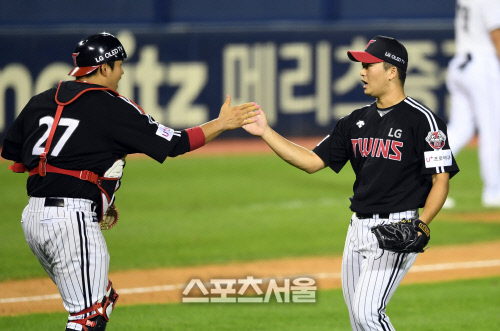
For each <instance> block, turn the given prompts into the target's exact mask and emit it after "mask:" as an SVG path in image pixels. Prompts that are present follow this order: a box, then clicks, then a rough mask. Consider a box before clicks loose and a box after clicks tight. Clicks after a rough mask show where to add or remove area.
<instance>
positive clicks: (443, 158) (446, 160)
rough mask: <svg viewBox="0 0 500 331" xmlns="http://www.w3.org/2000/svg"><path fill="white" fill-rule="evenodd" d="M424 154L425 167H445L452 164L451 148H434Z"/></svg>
mask: <svg viewBox="0 0 500 331" xmlns="http://www.w3.org/2000/svg"><path fill="white" fill-rule="evenodd" d="M424 154H425V155H424V156H425V167H426V168H435V167H446V166H451V164H452V159H453V157H452V155H451V149H441V150H434V151H430V152H424Z"/></svg>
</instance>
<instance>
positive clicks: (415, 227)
mask: <svg viewBox="0 0 500 331" xmlns="http://www.w3.org/2000/svg"><path fill="white" fill-rule="evenodd" d="M371 231H372V233H373V234H374V235H375V237H377V241H378V245H379V247H380V248H382V249H385V250H387V251H391V252H396V253H423V252H424V247H425V246H427V244H428V243H429V240H430V239H431V230H430V229H429V227H428V226H427V224H425V223H424V222H422V221H421V220H419V219H418V218H416V219H409V220H406V219H404V220H402V221H399V222H396V223H389V224H380V225H377V226H375V227H373V228H372V229H371Z"/></svg>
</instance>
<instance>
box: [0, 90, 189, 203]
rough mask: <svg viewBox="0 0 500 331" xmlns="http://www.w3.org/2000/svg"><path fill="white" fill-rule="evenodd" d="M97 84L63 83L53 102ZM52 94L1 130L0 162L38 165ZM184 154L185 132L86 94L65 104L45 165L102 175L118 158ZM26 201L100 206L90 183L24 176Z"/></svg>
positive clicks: (122, 101)
mask: <svg viewBox="0 0 500 331" xmlns="http://www.w3.org/2000/svg"><path fill="white" fill-rule="evenodd" d="M95 87H97V88H99V87H100V86H98V85H93V84H87V83H83V82H74V81H70V82H63V83H61V86H60V88H59V92H58V94H57V98H58V100H59V101H60V102H68V101H70V100H71V99H73V98H75V97H76V96H78V95H79V94H80V93H82V92H83V91H84V90H86V89H89V88H95ZM56 91H57V90H56V89H55V88H53V89H49V90H47V91H45V92H43V93H41V94H38V95H36V96H34V97H33V98H31V100H30V101H29V102H28V104H27V105H26V106H25V107H24V109H23V110H22V112H21V113H20V114H19V116H18V117H17V118H16V120H15V121H14V123H13V124H12V126H11V127H10V128H9V130H8V131H7V135H6V138H5V141H4V144H3V150H2V157H4V158H5V159H9V160H13V161H17V162H22V163H23V164H24V165H25V166H26V168H28V169H33V168H35V167H37V166H38V163H39V160H40V154H41V153H42V152H43V150H44V148H45V143H46V141H47V138H48V136H49V130H50V128H51V127H52V123H53V121H54V116H55V113H56V109H57V103H56V100H55V98H56ZM189 150H190V143H189V137H188V134H187V133H186V131H184V130H183V131H174V130H173V129H170V128H168V127H165V126H163V125H161V124H159V123H158V122H156V121H155V120H154V119H153V118H152V117H151V116H150V115H147V114H145V113H144V112H143V111H142V109H141V108H140V107H139V106H137V105H136V104H135V103H133V102H132V101H131V100H129V99H127V98H125V97H123V96H120V95H118V94H117V93H116V92H114V91H112V90H111V91H103V90H91V91H87V92H84V93H82V94H81V95H80V96H79V97H78V98H77V99H76V100H75V101H74V102H72V103H70V104H68V105H66V106H65V107H64V109H63V112H62V115H61V119H60V121H59V124H58V126H57V129H56V131H55V133H54V138H53V140H52V144H51V146H50V150H49V152H48V153H47V163H48V164H50V165H52V166H55V167H58V168H62V169H67V170H90V171H92V172H95V173H97V174H98V175H99V176H102V175H103V174H104V172H105V171H106V170H107V169H108V168H109V167H111V165H112V164H113V163H114V162H115V161H116V160H117V159H119V158H121V157H123V156H124V155H127V154H133V153H144V154H146V155H148V156H150V157H151V158H153V159H155V160H157V161H158V162H163V161H164V160H165V159H166V157H167V156H176V155H180V154H183V153H186V152H188V151H189ZM27 191H28V195H29V196H34V197H68V198H82V199H90V200H93V201H96V202H98V201H100V199H101V198H100V191H99V189H98V187H97V186H96V185H95V184H92V183H90V182H87V181H84V180H80V179H78V178H75V177H71V176H67V175H63V174H58V173H47V175H46V176H45V177H41V176H30V177H29V178H28V183H27Z"/></svg>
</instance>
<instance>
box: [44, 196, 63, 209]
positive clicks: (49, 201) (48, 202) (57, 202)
mask: <svg viewBox="0 0 500 331" xmlns="http://www.w3.org/2000/svg"><path fill="white" fill-rule="evenodd" d="M44 206H45V207H64V199H57V198H45V205H44Z"/></svg>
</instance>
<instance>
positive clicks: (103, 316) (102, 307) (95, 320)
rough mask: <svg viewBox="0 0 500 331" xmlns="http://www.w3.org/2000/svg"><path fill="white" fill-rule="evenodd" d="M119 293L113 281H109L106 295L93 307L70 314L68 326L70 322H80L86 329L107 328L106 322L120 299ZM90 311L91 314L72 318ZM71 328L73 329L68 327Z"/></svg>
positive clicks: (90, 330) (95, 330)
mask: <svg viewBox="0 0 500 331" xmlns="http://www.w3.org/2000/svg"><path fill="white" fill-rule="evenodd" d="M118 297H119V295H118V293H116V291H115V289H114V288H113V284H112V283H111V281H109V283H108V288H107V292H106V295H105V296H104V297H103V298H102V299H100V300H99V301H97V302H96V303H94V304H93V305H92V306H91V307H89V308H86V309H84V310H82V311H79V312H78V313H72V314H70V319H69V320H68V326H69V324H70V323H75V324H80V325H81V326H82V329H83V330H84V331H98V330H99V331H101V330H105V329H106V324H107V323H108V321H109V317H110V316H111V313H112V312H113V309H114V308H115V305H116V302H117V301H118ZM88 313H90V315H89V316H87V317H85V318H80V319H74V320H72V319H71V317H73V316H79V315H85V314H88ZM67 330H71V329H67Z"/></svg>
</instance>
